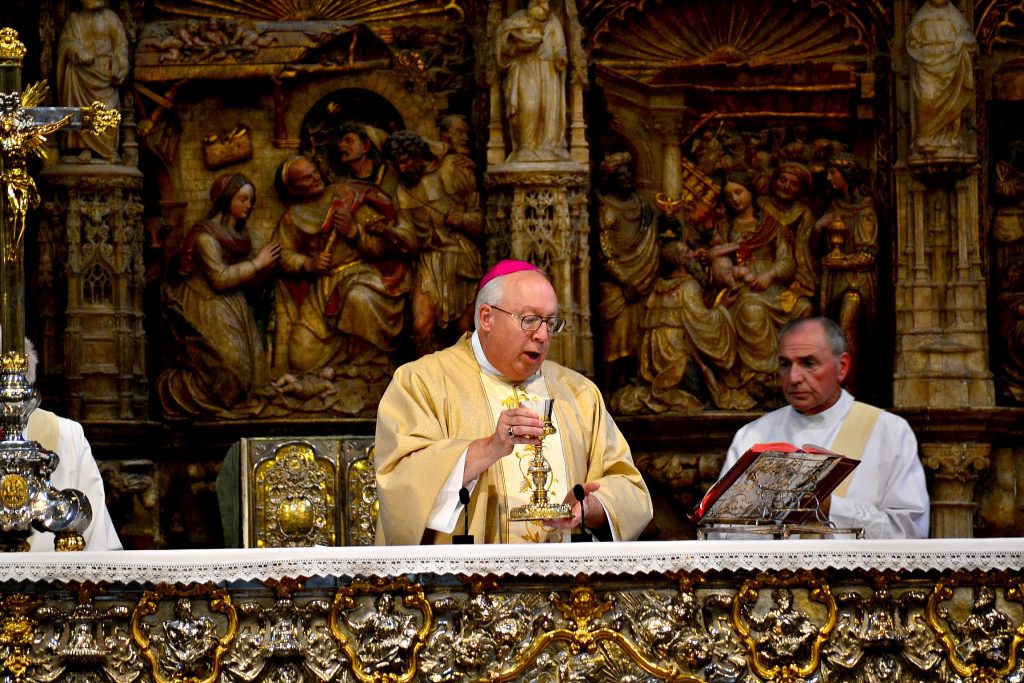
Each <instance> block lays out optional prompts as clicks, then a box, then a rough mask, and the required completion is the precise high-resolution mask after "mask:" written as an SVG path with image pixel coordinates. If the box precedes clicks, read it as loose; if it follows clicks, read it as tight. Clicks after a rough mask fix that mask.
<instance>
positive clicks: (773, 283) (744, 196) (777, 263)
mask: <svg viewBox="0 0 1024 683" xmlns="http://www.w3.org/2000/svg"><path fill="white" fill-rule="evenodd" d="M754 193H755V190H754V183H753V181H752V180H751V178H750V177H749V176H748V175H747V174H746V173H740V172H733V173H730V174H729V175H727V176H726V181H725V186H724V188H723V190H722V194H723V197H724V199H725V202H726V204H727V206H728V207H729V210H730V213H731V217H730V218H729V219H728V220H726V221H723V222H721V223H720V224H719V226H718V239H719V240H720V242H721V243H720V244H719V245H718V247H719V249H718V250H717V251H718V252H719V253H722V252H726V251H728V252H731V254H732V258H733V259H734V262H735V267H734V268H742V270H735V269H732V270H729V269H726V268H722V267H716V266H715V264H714V262H713V263H712V277H713V278H714V281H715V283H716V284H718V285H720V286H726V287H728V288H729V289H732V287H731V286H730V275H731V276H732V278H733V279H736V277H737V276H740V283H741V286H740V287H739V288H738V289H737V290H736V292H735V294H729V295H727V296H728V298H729V299H731V300H732V303H731V305H730V311H731V313H732V318H733V321H734V322H735V323H736V333H737V335H738V337H739V347H738V352H739V359H740V363H739V367H738V368H736V370H738V371H739V373H740V374H741V375H743V376H744V377H746V379H745V380H744V384H750V388H751V389H753V388H754V387H756V386H757V385H762V386H764V387H767V386H775V381H776V380H775V373H776V369H777V366H778V357H777V356H778V354H777V346H776V341H775V335H776V333H777V332H778V329H779V327H781V326H782V325H783V324H784V323H785V322H787V321H788V320H790V318H791V317H792V313H791V311H787V310H786V306H785V305H784V302H785V297H781V298H780V295H781V294H782V293H783V292H784V291H787V288H788V286H789V284H790V283H791V282H792V281H793V275H794V273H795V271H796V260H795V258H794V256H793V249H792V247H791V246H790V243H789V241H788V240H786V239H785V235H784V231H783V228H782V225H781V224H780V223H779V222H778V221H777V220H776V219H775V218H773V217H772V216H771V214H769V213H768V212H766V211H764V210H762V209H760V208H759V206H758V205H757V204H756V203H755V196H754ZM713 253H714V252H713Z"/></svg>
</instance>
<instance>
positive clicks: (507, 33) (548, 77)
mask: <svg viewBox="0 0 1024 683" xmlns="http://www.w3.org/2000/svg"><path fill="white" fill-rule="evenodd" d="M497 58H498V66H499V67H500V68H501V69H502V70H503V71H504V72H505V80H504V93H505V117H506V119H507V121H508V127H509V134H510V136H511V138H512V153H511V154H510V155H509V158H508V161H510V162H512V161H537V160H545V161H550V160H557V159H568V158H569V152H568V150H567V149H566V145H565V123H566V113H567V110H566V95H565V69H566V65H567V63H568V57H567V53H566V46H565V33H564V32H563V31H562V24H561V22H560V21H559V19H558V17H557V16H555V15H554V14H552V13H551V7H550V5H549V3H548V0H530V4H529V7H528V8H527V9H525V10H519V11H518V12H516V13H515V14H513V15H512V16H510V17H508V18H507V19H505V20H504V21H502V22H501V25H500V26H499V27H498V37H497Z"/></svg>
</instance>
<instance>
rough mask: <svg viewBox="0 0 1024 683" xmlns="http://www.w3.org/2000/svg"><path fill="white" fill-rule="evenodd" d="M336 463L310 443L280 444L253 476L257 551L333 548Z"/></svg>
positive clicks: (334, 539) (335, 536)
mask: <svg viewBox="0 0 1024 683" xmlns="http://www.w3.org/2000/svg"><path fill="white" fill-rule="evenodd" d="M336 480H337V471H336V467H335V465H334V463H332V462H330V461H329V460H327V459H325V458H320V457H317V453H316V449H315V448H314V447H313V446H312V445H311V444H309V443H307V442H291V443H286V444H284V445H283V446H281V447H280V448H279V449H278V450H277V451H276V452H275V454H274V457H273V458H271V459H269V460H266V461H264V462H261V463H260V464H259V466H257V468H256V471H255V473H254V481H255V489H256V490H255V495H256V517H257V520H256V529H257V534H258V536H257V538H256V546H257V547H261V548H262V547H282V546H295V545H314V544H320V545H335V543H336V539H337V533H336V525H335V517H336V512H337V510H336V507H337V502H336V495H335V482H336Z"/></svg>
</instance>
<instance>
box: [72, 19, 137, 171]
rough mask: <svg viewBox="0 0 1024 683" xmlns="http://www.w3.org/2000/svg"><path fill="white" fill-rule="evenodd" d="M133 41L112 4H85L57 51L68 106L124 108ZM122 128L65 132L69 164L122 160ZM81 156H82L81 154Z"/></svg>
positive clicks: (73, 20)
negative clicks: (123, 90)
mask: <svg viewBox="0 0 1024 683" xmlns="http://www.w3.org/2000/svg"><path fill="white" fill-rule="evenodd" d="M130 65H131V64H130V62H129V59H128V36H127V35H126V34H125V30H124V25H123V24H122V23H121V19H120V18H119V17H118V16H117V14H116V13H115V12H114V11H113V10H111V9H109V8H108V7H107V0H82V9H81V10H79V11H75V12H72V13H71V14H70V16H68V21H67V23H66V24H65V25H64V30H63V31H62V32H61V34H60V42H59V44H58V46H57V98H58V100H59V101H60V104H61V105H62V106H65V107H87V106H89V105H91V104H92V103H93V102H97V101H98V102H102V103H103V104H104V105H106V106H107V107H109V108H111V109H115V110H116V109H119V108H120V107H119V105H120V102H119V99H120V97H119V92H118V87H119V86H120V85H121V84H122V83H124V80H125V79H126V78H127V77H128V73H129V68H130ZM117 133H118V129H117V127H113V128H111V129H110V130H108V131H106V132H104V133H101V134H99V135H96V134H92V133H79V132H74V131H68V132H66V133H64V146H65V151H66V152H67V154H66V156H65V157H64V158H63V161H65V162H79V163H88V162H92V163H113V162H116V161H117V160H118V154H117ZM76 153H77V155H76Z"/></svg>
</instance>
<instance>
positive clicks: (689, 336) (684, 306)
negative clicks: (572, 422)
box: [610, 201, 754, 414]
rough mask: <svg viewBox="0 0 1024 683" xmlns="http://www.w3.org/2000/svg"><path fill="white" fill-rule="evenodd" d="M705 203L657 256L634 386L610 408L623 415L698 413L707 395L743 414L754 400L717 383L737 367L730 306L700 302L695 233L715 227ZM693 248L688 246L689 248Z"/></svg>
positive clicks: (617, 394) (616, 396)
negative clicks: (710, 225) (657, 274)
mask: <svg viewBox="0 0 1024 683" xmlns="http://www.w3.org/2000/svg"><path fill="white" fill-rule="evenodd" d="M709 209H710V207H708V206H707V205H706V204H704V203H702V202H700V201H696V202H694V203H693V204H692V205H691V206H690V207H689V208H688V209H687V215H686V224H685V225H683V226H681V227H682V232H683V233H684V234H682V235H677V236H676V238H675V239H672V240H671V241H669V242H667V243H666V244H665V245H664V246H663V247H662V248H661V251H660V259H661V263H662V268H663V270H662V275H661V277H659V278H658V279H657V280H656V281H655V283H654V287H653V290H652V291H651V293H650V295H649V296H648V297H647V298H646V300H645V302H644V310H643V314H642V317H641V319H640V323H639V327H640V343H639V369H638V375H639V378H638V381H637V382H634V383H631V384H628V385H626V386H624V387H622V388H621V389H619V390H618V391H616V392H615V394H614V395H613V396H612V399H611V401H610V403H611V408H612V410H613V411H615V412H620V413H625V414H637V413H655V414H657V413H663V412H692V411H697V410H702V409H703V408H704V404H705V398H704V395H705V392H706V394H707V395H708V396H709V398H710V400H711V401H712V402H713V403H714V404H715V406H717V407H718V408H721V409H724V410H746V409H750V408H752V407H753V406H754V401H753V400H752V399H751V398H750V396H749V395H747V394H746V393H745V392H744V391H743V390H742V389H738V390H737V389H732V388H730V387H729V386H727V385H726V384H725V383H724V382H722V381H721V380H720V376H722V375H724V374H725V373H726V372H727V371H728V370H730V369H731V368H732V367H733V366H734V365H735V364H736V362H737V337H736V327H735V324H734V322H733V319H732V315H731V314H730V312H729V309H728V308H727V307H726V306H725V305H724V304H723V303H722V302H719V301H716V302H714V303H713V304H711V305H710V307H709V306H708V304H707V303H706V302H705V291H704V281H705V279H704V277H703V275H701V276H700V277H697V276H695V275H694V273H701V271H702V270H703V266H702V265H701V263H700V254H701V252H703V251H705V249H704V248H703V247H702V246H700V245H699V242H700V240H699V238H696V237H695V235H696V233H698V232H699V229H700V228H701V227H703V226H702V225H701V224H703V223H710V222H713V217H714V216H713V214H712V212H711V211H710V210H709ZM691 246H692V247H693V248H691Z"/></svg>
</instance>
